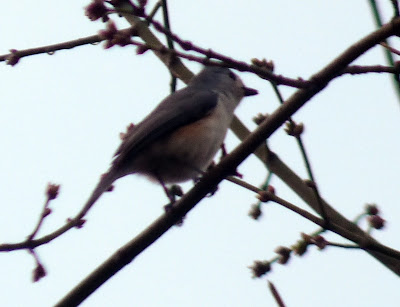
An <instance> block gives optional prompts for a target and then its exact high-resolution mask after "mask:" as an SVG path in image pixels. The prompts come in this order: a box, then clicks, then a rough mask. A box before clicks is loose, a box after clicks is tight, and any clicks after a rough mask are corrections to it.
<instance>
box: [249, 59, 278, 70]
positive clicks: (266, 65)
mask: <svg viewBox="0 0 400 307" xmlns="http://www.w3.org/2000/svg"><path fill="white" fill-rule="evenodd" d="M251 63H252V64H253V65H255V66H258V67H261V68H266V69H268V70H269V71H274V68H275V65H274V62H273V61H267V60H266V59H262V60H259V59H256V58H253V59H251Z"/></svg>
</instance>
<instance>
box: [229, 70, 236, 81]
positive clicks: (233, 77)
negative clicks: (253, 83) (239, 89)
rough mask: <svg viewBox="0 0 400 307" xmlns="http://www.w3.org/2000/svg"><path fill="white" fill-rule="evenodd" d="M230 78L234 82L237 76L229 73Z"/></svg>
mask: <svg viewBox="0 0 400 307" xmlns="http://www.w3.org/2000/svg"><path fill="white" fill-rule="evenodd" d="M229 78H231V79H232V80H236V75H235V74H234V73H233V72H231V71H230V72H229Z"/></svg>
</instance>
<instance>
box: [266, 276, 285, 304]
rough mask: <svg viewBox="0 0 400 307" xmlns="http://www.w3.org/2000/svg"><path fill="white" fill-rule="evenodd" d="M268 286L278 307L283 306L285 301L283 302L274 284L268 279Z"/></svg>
mask: <svg viewBox="0 0 400 307" xmlns="http://www.w3.org/2000/svg"><path fill="white" fill-rule="evenodd" d="M268 288H269V290H270V291H271V293H272V296H273V297H274V299H275V301H276V303H277V304H278V306H279V307H285V303H284V302H283V300H282V298H281V296H280V295H279V292H278V290H277V289H276V287H275V285H274V284H273V283H272V282H270V281H269V280H268Z"/></svg>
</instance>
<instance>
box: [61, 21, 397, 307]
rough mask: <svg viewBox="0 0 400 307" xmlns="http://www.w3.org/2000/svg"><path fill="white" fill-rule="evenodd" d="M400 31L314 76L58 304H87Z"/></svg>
mask: <svg viewBox="0 0 400 307" xmlns="http://www.w3.org/2000/svg"><path fill="white" fill-rule="evenodd" d="M399 31H400V18H395V19H393V21H392V22H391V23H390V24H387V25H385V26H383V27H382V28H381V29H379V30H377V31H375V32H373V33H372V34H370V35H368V36H367V37H365V38H364V39H363V40H361V41H359V42H358V43H356V44H354V45H353V46H351V47H350V48H348V49H347V50H346V51H345V52H343V53H342V54H341V55H340V56H339V57H338V58H336V59H335V60H333V61H332V62H331V63H330V64H329V65H328V66H326V67H325V68H323V69H322V70H321V71H320V72H318V73H317V74H315V75H314V76H313V77H312V81H313V85H312V86H310V87H308V88H306V89H300V90H298V91H296V92H295V93H294V94H293V95H292V96H291V97H290V98H289V99H288V100H287V102H286V103H285V104H284V105H282V106H281V107H280V108H278V109H277V110H276V111H275V112H274V113H272V114H271V115H270V116H269V117H268V118H267V119H266V120H265V121H264V122H263V123H261V125H260V126H259V127H258V128H257V129H256V130H255V131H254V132H253V133H251V134H250V135H249V136H248V137H247V138H246V139H245V140H244V141H243V142H242V143H241V144H240V145H239V146H238V147H237V148H236V149H235V150H234V151H233V152H232V153H231V154H230V155H228V156H226V157H225V158H223V159H222V161H221V162H220V163H219V164H218V165H216V166H215V167H214V168H212V169H211V170H210V171H209V172H207V173H206V174H205V175H204V177H203V178H202V179H201V180H200V181H199V182H198V183H197V184H196V186H195V187H194V188H193V189H191V190H190V191H189V192H188V193H186V194H185V195H184V196H183V197H182V198H181V199H180V200H179V201H178V202H177V203H176V206H174V208H173V214H164V215H163V216H161V217H160V218H158V219H157V220H156V221H155V222H154V223H153V224H152V225H150V226H149V227H148V228H147V229H146V230H145V231H143V232H142V233H141V234H139V235H138V236H137V237H136V238H134V239H133V240H132V241H130V242H129V243H127V244H126V245H125V246H123V247H122V248H120V249H119V250H118V251H117V252H116V254H115V255H114V256H112V257H111V258H110V259H108V260H107V261H106V262H104V263H103V264H102V265H101V266H100V267H98V268H97V269H96V270H95V271H94V272H93V273H92V274H90V275H89V276H88V277H87V278H86V279H85V280H83V281H82V282H81V283H80V284H78V285H77V286H76V287H75V288H74V289H72V290H71V292H70V293H68V294H67V295H66V296H65V297H64V298H63V299H62V300H61V301H60V302H59V303H58V304H57V305H56V306H58V307H60V306H76V305H78V304H79V303H81V302H82V301H83V300H85V299H86V298H87V297H88V296H89V295H90V294H91V293H93V292H94V291H95V290H96V289H97V288H99V287H100V286H101V285H102V284H103V283H104V282H105V281H107V280H108V279H109V278H111V277H112V276H113V275H114V274H116V273H117V272H118V271H119V270H121V269H122V268H123V267H124V266H125V265H127V264H128V263H130V262H131V261H132V260H133V259H134V258H135V257H136V256H138V255H139V254H140V253H141V252H142V251H143V250H145V249H146V248H147V247H148V246H150V245H151V244H152V243H154V242H155V241H156V240H157V239H158V238H159V237H161V236H162V235H163V234H164V233H165V232H166V231H167V230H168V229H169V228H171V227H172V226H173V225H174V224H175V223H176V222H178V221H179V220H180V219H181V218H182V217H183V216H185V215H186V214H187V213H188V212H189V211H190V210H191V209H192V208H194V207H195V206H196V204H197V203H198V202H199V201H200V200H202V199H203V198H204V197H205V196H206V195H207V194H208V193H209V191H211V190H213V189H214V188H215V187H216V186H217V185H218V184H219V183H220V182H221V181H222V180H224V178H226V177H227V176H229V175H230V174H231V173H232V170H235V169H236V168H237V166H238V165H239V164H240V163H241V162H242V161H243V160H244V159H246V158H247V157H248V156H249V155H251V154H252V153H253V152H254V151H255V150H256V149H257V148H258V147H259V146H260V144H261V143H263V142H264V141H265V139H267V138H268V137H269V136H271V135H272V134H273V133H274V132H275V131H276V130H277V129H278V128H279V127H280V126H281V125H282V124H283V123H284V122H285V121H286V120H287V118H289V117H290V116H292V115H293V114H294V113H295V112H296V111H298V110H299V109H300V108H301V107H302V106H303V105H304V104H305V103H306V102H307V101H309V100H310V99H311V98H312V97H314V96H315V95H316V94H317V93H319V92H320V91H321V90H323V89H324V88H325V87H326V86H327V85H328V84H329V82H330V81H331V80H333V79H334V78H335V77H336V76H337V74H338V73H339V72H340V71H342V70H343V69H344V68H345V67H346V66H347V65H349V64H350V63H351V62H352V61H354V60H355V59H356V58H357V57H359V56H360V55H361V54H363V53H364V52H366V51H367V50H368V49H370V48H372V47H373V46H374V45H376V44H377V43H379V42H380V41H382V40H383V39H385V38H387V37H389V36H391V35H394V34H396V33H399ZM273 160H276V159H273ZM304 196H305V197H306V196H308V197H311V199H308V202H309V203H310V205H311V206H313V205H314V209H315V210H318V208H317V207H316V206H315V203H316V201H315V194H314V193H313V191H312V190H311V189H309V193H305V195H304ZM325 209H328V210H327V215H328V217H329V219H330V220H331V221H334V222H335V224H337V225H338V226H340V227H342V228H344V229H346V232H347V233H348V235H349V236H352V235H353V234H354V236H357V237H358V236H361V237H362V240H363V242H357V243H358V244H359V245H360V246H368V248H367V249H368V252H369V253H370V254H371V255H373V256H374V257H375V258H377V259H378V260H379V261H381V262H382V263H383V264H385V265H386V266H387V267H388V268H389V269H391V270H392V271H393V272H394V273H395V274H397V275H400V265H399V261H398V260H397V259H396V258H393V257H390V256H386V255H385V254H382V253H380V252H376V251H372V250H371V248H373V247H374V246H375V247H376V246H379V243H378V242H376V241H375V240H374V239H373V238H371V237H370V236H368V235H365V233H364V232H363V231H362V230H361V229H360V228H358V227H357V226H356V225H354V224H353V223H351V222H349V221H347V220H346V219H345V218H344V217H342V216H341V215H340V214H339V213H337V212H336V211H335V210H334V209H332V208H331V207H329V206H328V205H327V206H326V207H325ZM332 225H333V224H332ZM332 225H330V227H335V226H332ZM339 233H340V231H339ZM366 243H367V245H366Z"/></svg>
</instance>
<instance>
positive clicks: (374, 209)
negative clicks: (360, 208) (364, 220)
mask: <svg viewBox="0 0 400 307" xmlns="http://www.w3.org/2000/svg"><path fill="white" fill-rule="evenodd" d="M365 212H366V213H367V214H368V215H378V214H379V209H378V206H377V205H376V204H366V206H365Z"/></svg>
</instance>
